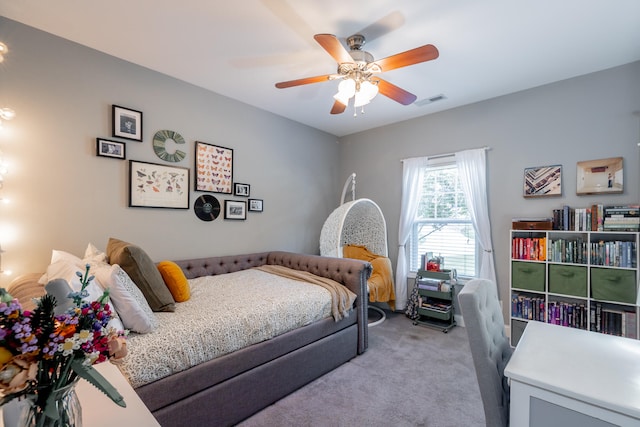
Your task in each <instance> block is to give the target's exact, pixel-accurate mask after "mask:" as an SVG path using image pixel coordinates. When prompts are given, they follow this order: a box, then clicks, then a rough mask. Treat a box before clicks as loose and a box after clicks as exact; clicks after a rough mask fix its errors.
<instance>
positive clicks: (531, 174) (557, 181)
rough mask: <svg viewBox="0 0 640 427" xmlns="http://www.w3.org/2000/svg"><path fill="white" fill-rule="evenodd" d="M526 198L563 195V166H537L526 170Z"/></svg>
mask: <svg viewBox="0 0 640 427" xmlns="http://www.w3.org/2000/svg"><path fill="white" fill-rule="evenodd" d="M523 195H524V197H553V196H561V195H562V165H551V166H536V167H530V168H525V170H524V194H523Z"/></svg>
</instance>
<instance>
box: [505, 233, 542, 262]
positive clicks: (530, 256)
mask: <svg viewBox="0 0 640 427" xmlns="http://www.w3.org/2000/svg"><path fill="white" fill-rule="evenodd" d="M511 243H512V248H511V258H513V259H522V260H533V261H545V260H546V259H547V239H546V237H514V238H513V239H512V241H511Z"/></svg>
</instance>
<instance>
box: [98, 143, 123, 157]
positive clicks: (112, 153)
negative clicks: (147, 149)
mask: <svg viewBox="0 0 640 427" xmlns="http://www.w3.org/2000/svg"><path fill="white" fill-rule="evenodd" d="M96 155H97V156H101V157H110V158H112V159H120V160H124V159H126V158H127V146H126V145H125V143H124V142H120V141H112V140H110V139H104V138H96Z"/></svg>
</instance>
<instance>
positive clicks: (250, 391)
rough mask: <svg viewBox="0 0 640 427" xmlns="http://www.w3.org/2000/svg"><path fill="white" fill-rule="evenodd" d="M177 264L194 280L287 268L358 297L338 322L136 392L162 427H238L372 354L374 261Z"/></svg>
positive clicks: (252, 257) (263, 259) (258, 256)
mask: <svg viewBox="0 0 640 427" xmlns="http://www.w3.org/2000/svg"><path fill="white" fill-rule="evenodd" d="M176 263H177V264H178V265H179V266H180V267H181V268H182V270H183V271H184V273H185V275H186V277H187V278H188V279H192V278H195V277H200V276H204V275H217V274H224V273H231V272H235V271H239V270H244V269H247V268H251V267H256V266H260V265H264V264H273V265H282V266H285V267H289V268H292V269H296V270H301V271H308V272H311V273H313V274H315V275H318V276H323V277H328V278H330V279H333V280H335V281H337V282H339V283H342V284H344V285H345V286H346V287H348V288H349V289H350V290H351V291H352V292H354V293H355V294H356V295H357V299H356V303H355V309H354V310H353V311H352V314H351V315H350V316H349V317H346V318H344V319H342V320H340V321H338V322H336V321H334V319H333V318H328V319H324V320H321V321H318V322H315V323H312V324H310V325H307V326H304V327H302V328H299V329H297V330H294V331H291V332H288V333H285V334H283V335H280V336H278V337H276V338H273V339H271V340H268V341H264V342H261V343H258V344H255V345H252V346H250V347H247V348H245V349H242V350H239V351H236V352H234V353H231V354H228V355H225V356H222V357H219V358H217V359H214V360H212V361H209V362H207V363H204V364H201V365H198V366H195V367H193V368H190V369H188V370H186V371H183V372H180V373H178V374H174V375H171V376H169V377H166V378H163V379H160V380H158V381H155V382H153V383H150V384H146V385H144V386H141V387H139V388H137V389H136V392H137V393H138V395H139V396H140V397H141V398H142V400H143V401H144V403H145V404H146V405H147V407H148V408H149V409H150V410H151V412H152V413H153V414H154V416H155V417H156V418H157V420H158V421H159V422H160V424H161V425H163V426H175V425H208V426H218V425H232V424H236V423H238V422H239V421H241V420H243V419H245V418H247V417H249V416H251V415H252V414H254V413H255V412H258V411H259V410H261V409H263V408H265V407H267V406H269V405H270V404H272V403H274V402H275V401H277V400H278V399H280V398H282V397H284V396H286V395H287V394H289V393H291V392H293V391H295V390H296V389H298V388H300V387H301V386H303V385H305V384H307V383H309V382H310V381H312V380H314V379H316V378H318V377H320V376H321V375H323V374H325V373H327V372H329V371H331V370H333V369H335V368H336V367H338V366H340V365H341V364H343V363H344V362H346V361H348V360H350V359H352V358H353V357H355V356H356V355H358V354H362V353H363V352H364V351H365V350H366V349H367V345H368V341H367V339H368V338H367V331H368V328H367V290H366V289H367V288H366V286H367V284H366V283H367V279H368V278H369V276H370V274H371V265H370V264H369V263H366V262H363V261H358V260H353V259H345V258H328V257H321V256H315V255H304V254H295V253H288V252H264V253H254V254H248V255H238V256H225V257H213V258H200V259H193V260H184V261H176Z"/></svg>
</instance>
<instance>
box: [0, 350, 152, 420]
mask: <svg viewBox="0 0 640 427" xmlns="http://www.w3.org/2000/svg"><path fill="white" fill-rule="evenodd" d="M95 368H96V369H97V370H98V371H100V373H101V374H102V375H103V376H104V377H105V378H106V379H107V380H109V382H110V383H111V385H113V386H114V387H115V388H116V389H117V390H118V392H120V394H121V395H122V396H123V397H124V401H125V403H126V404H127V407H126V408H123V407H121V406H118V405H116V404H115V403H114V402H113V401H112V400H111V399H109V398H108V397H107V396H106V395H105V394H103V393H102V392H101V391H99V390H98V389H97V388H95V387H94V386H93V385H91V384H89V382H87V381H85V380H80V381H79V382H78V385H77V386H76V393H77V394H78V399H80V405H81V406H82V425H83V426H84V427H113V426H121V427H124V426H136V427H159V426H160V424H158V422H157V421H156V419H155V418H154V417H153V415H151V412H149V410H148V409H147V407H146V406H145V405H144V403H142V400H140V397H138V395H137V394H136V392H135V391H134V390H133V388H132V387H131V385H129V383H128V382H127V380H126V379H125V377H124V376H122V374H121V373H120V370H119V369H118V367H117V366H114V365H112V364H111V363H109V362H105V363H100V364H98V365H95ZM9 404H11V403H9ZM1 409H2V408H1V407H0V410H1ZM0 427H12V426H8V425H7V426H4V422H3V418H2V412H1V411H0Z"/></svg>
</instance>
